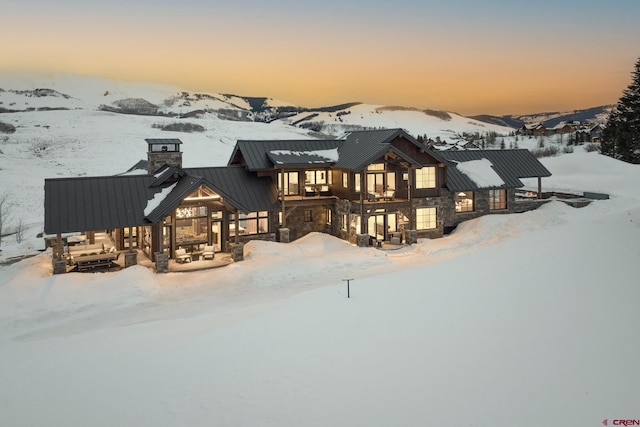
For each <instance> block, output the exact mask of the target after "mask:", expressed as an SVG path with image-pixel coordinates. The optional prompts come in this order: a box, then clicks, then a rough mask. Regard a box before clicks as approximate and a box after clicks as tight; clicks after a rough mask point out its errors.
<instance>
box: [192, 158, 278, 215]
mask: <svg viewBox="0 0 640 427" xmlns="http://www.w3.org/2000/svg"><path fill="white" fill-rule="evenodd" d="M185 171H186V172H187V173H188V174H189V175H190V176H200V177H202V178H204V180H205V181H206V182H207V183H209V184H210V186H211V188H212V190H215V191H216V192H217V193H218V194H220V195H221V196H222V197H224V198H225V199H227V200H229V201H230V202H232V205H233V206H234V207H236V208H238V209H240V210H241V211H242V212H244V213H247V212H257V211H273V210H277V209H279V207H280V202H279V201H278V190H277V188H276V187H275V185H273V182H272V180H271V178H270V177H257V176H256V174H255V173H251V172H249V171H247V170H246V169H245V168H244V167H242V166H227V167H224V166H222V167H212V168H188V169H185Z"/></svg>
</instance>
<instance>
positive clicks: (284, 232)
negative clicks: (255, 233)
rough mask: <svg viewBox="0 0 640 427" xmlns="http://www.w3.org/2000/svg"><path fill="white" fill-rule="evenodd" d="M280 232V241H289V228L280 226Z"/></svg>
mask: <svg viewBox="0 0 640 427" xmlns="http://www.w3.org/2000/svg"><path fill="white" fill-rule="evenodd" d="M279 233H280V243H289V242H290V240H289V229H288V228H281V229H280V230H279Z"/></svg>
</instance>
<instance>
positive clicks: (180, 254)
mask: <svg viewBox="0 0 640 427" xmlns="http://www.w3.org/2000/svg"><path fill="white" fill-rule="evenodd" d="M176 261H177V262H179V263H181V264H183V263H185V262H191V254H189V253H187V250H186V249H176Z"/></svg>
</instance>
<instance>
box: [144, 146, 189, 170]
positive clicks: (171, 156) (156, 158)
mask: <svg viewBox="0 0 640 427" xmlns="http://www.w3.org/2000/svg"><path fill="white" fill-rule="evenodd" d="M147 162H148V163H147V171H148V172H149V173H150V174H153V173H155V172H156V171H157V170H158V169H160V168H161V167H162V166H164V165H169V166H179V167H182V152H180V151H153V152H150V153H147Z"/></svg>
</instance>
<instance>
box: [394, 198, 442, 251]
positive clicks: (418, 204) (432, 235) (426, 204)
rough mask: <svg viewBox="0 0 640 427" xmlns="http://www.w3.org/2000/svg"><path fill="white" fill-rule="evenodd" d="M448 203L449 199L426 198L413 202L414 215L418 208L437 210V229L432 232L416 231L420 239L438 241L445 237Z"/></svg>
mask: <svg viewBox="0 0 640 427" xmlns="http://www.w3.org/2000/svg"><path fill="white" fill-rule="evenodd" d="M446 201H447V199H446V198H444V197H424V198H419V199H413V201H412V202H413V214H414V215H415V209H417V208H436V228H434V229H432V230H416V231H417V233H418V237H419V238H427V239H437V238H439V237H442V236H444V226H445V224H444V223H445V212H446V209H445V205H446ZM414 221H415V219H414ZM403 235H404V233H403ZM405 240H406V237H405Z"/></svg>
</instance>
